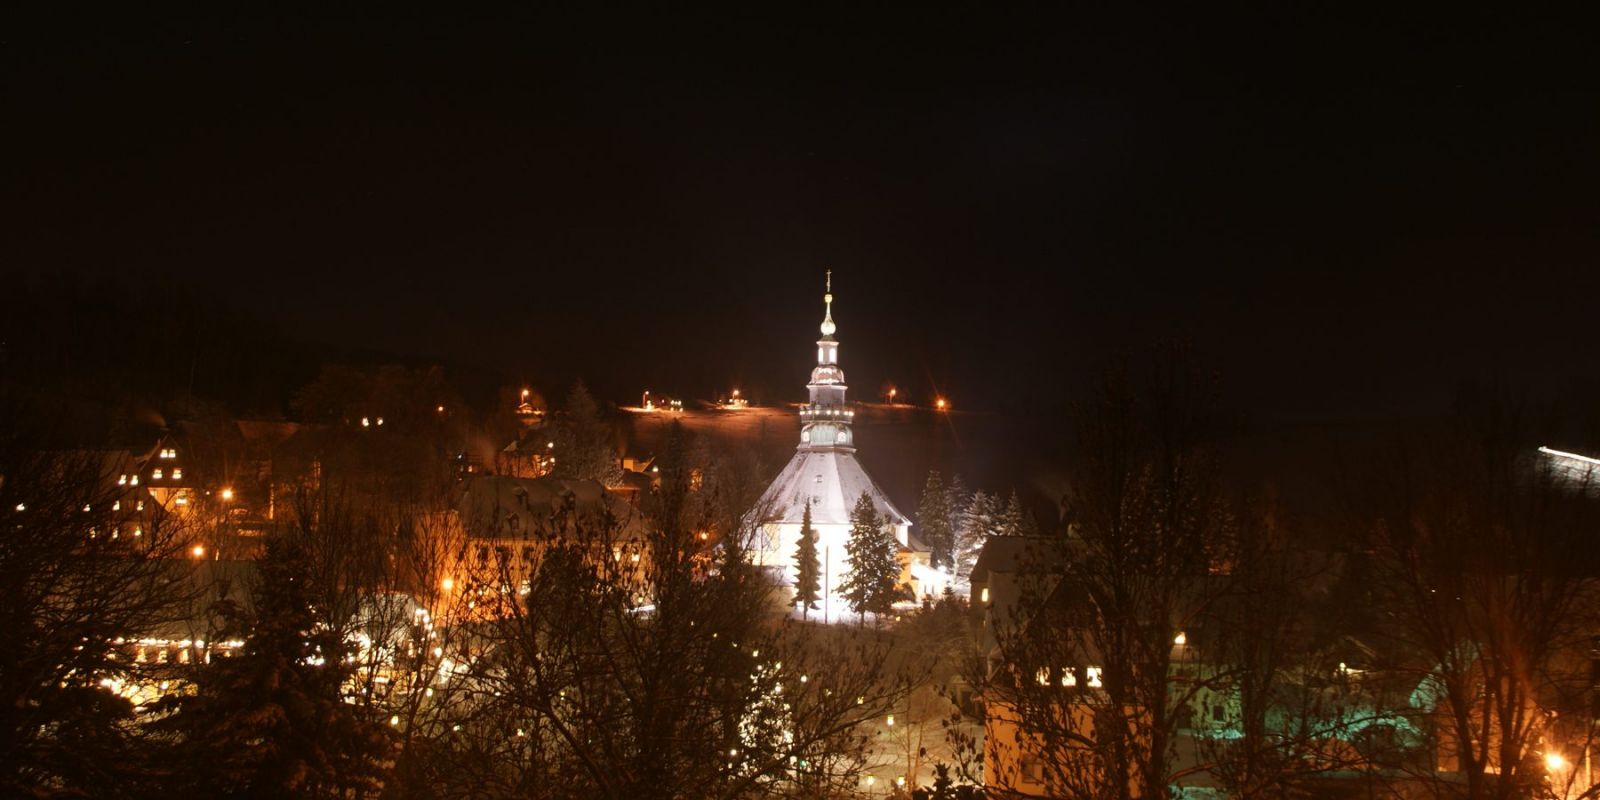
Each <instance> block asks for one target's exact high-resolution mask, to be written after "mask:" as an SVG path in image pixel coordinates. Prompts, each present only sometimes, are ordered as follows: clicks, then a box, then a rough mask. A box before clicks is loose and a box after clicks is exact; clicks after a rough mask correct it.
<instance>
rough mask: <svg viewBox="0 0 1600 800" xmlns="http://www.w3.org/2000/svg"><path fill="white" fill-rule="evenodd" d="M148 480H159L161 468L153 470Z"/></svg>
mask: <svg viewBox="0 0 1600 800" xmlns="http://www.w3.org/2000/svg"><path fill="white" fill-rule="evenodd" d="M150 480H153V481H159V480H161V470H159V469H158V470H156V471H154V472H151V473H150Z"/></svg>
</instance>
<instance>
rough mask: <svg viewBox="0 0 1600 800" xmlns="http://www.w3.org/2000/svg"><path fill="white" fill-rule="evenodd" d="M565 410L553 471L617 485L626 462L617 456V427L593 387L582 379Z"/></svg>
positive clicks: (557, 436)
mask: <svg viewBox="0 0 1600 800" xmlns="http://www.w3.org/2000/svg"><path fill="white" fill-rule="evenodd" d="M563 411H564V412H565V414H564V415H563V417H562V419H561V420H560V421H559V423H558V424H557V426H556V434H555V437H554V438H555V444H556V446H555V448H554V453H553V455H554V456H555V459H556V463H555V466H554V467H552V468H551V470H550V474H552V475H554V476H556V477H558V478H578V479H581V480H590V481H598V482H599V483H600V484H601V485H603V486H615V485H616V484H618V483H619V482H621V480H622V463H621V461H620V459H619V458H618V456H617V437H616V431H615V430H614V429H613V428H612V427H611V425H610V424H609V423H607V422H606V420H605V417H604V416H603V415H602V414H601V410H600V403H599V402H598V401H596V400H595V399H594V395H592V394H589V388H588V387H587V386H585V385H584V384H583V381H578V382H577V383H575V384H573V386H572V392H571V393H570V394H568V395H567V405H566V408H565V409H563Z"/></svg>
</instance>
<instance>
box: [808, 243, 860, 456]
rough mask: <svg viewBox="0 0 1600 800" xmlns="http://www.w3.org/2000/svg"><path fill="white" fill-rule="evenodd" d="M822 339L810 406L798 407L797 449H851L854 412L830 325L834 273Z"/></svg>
mask: <svg viewBox="0 0 1600 800" xmlns="http://www.w3.org/2000/svg"><path fill="white" fill-rule="evenodd" d="M822 302H823V312H822V338H821V339H818V340H817V366H816V368H815V369H813V370H811V382H810V383H807V384H806V390H807V391H808V392H809V393H810V402H808V403H806V404H805V405H802V406H801V407H800V446H801V448H803V449H810V450H818V449H825V448H841V449H853V448H854V444H855V437H854V436H853V435H852V433H851V431H850V421H851V419H852V418H854V417H855V411H853V410H852V409H851V408H850V406H849V405H848V404H847V403H846V402H845V389H846V386H845V382H844V370H843V369H841V368H840V367H839V342H838V341H837V340H835V339H834V338H833V334H834V332H835V331H837V330H838V329H839V327H838V326H837V325H836V324H834V321H833V270H828V274H827V288H826V290H825V293H824V294H823V295H822Z"/></svg>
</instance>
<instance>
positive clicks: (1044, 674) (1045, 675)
mask: <svg viewBox="0 0 1600 800" xmlns="http://www.w3.org/2000/svg"><path fill="white" fill-rule="evenodd" d="M1034 679H1035V680H1037V681H1039V685H1040V686H1049V685H1050V668H1049V667H1040V668H1039V671H1038V672H1037V673H1035V674H1034Z"/></svg>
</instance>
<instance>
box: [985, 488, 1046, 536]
mask: <svg viewBox="0 0 1600 800" xmlns="http://www.w3.org/2000/svg"><path fill="white" fill-rule="evenodd" d="M995 532H996V533H997V534H998V535H1000V536H1035V535H1037V534H1038V533H1039V526H1038V524H1037V523H1035V522H1034V520H1033V515H1032V514H1030V513H1028V511H1027V509H1024V508H1023V507H1022V498H1021V497H1019V496H1018V495H1017V492H1016V490H1015V489H1013V490H1012V491H1011V499H1009V500H1007V501H1006V508H1005V511H1003V512H1001V514H1000V525H999V527H998V529H997V530H996V531H995Z"/></svg>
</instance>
